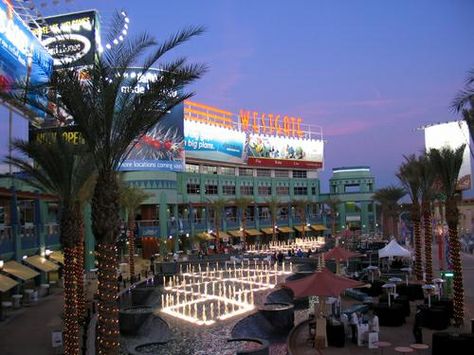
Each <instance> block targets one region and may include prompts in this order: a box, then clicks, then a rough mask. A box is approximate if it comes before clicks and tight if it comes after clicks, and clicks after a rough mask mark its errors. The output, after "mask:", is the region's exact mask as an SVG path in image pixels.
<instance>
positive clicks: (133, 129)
mask: <svg viewBox="0 0 474 355" xmlns="http://www.w3.org/2000/svg"><path fill="white" fill-rule="evenodd" d="M113 23H114V24H115V25H114V26H112V30H111V31H110V33H109V34H108V39H109V40H110V41H112V40H113V39H114V38H116V35H117V33H119V31H120V30H121V20H120V15H118V14H117V16H116V18H115V20H114V22H113ZM202 32H203V29H202V28H200V27H198V28H195V27H191V28H187V29H185V30H183V31H180V32H179V33H177V34H176V35H174V36H172V37H171V38H170V39H168V40H166V41H164V42H163V43H157V42H156V41H155V40H154V39H153V38H152V37H150V36H149V35H148V34H142V35H140V36H138V37H135V38H132V37H127V38H126V39H125V40H124V41H121V42H119V43H117V44H116V45H114V46H112V48H111V49H108V50H106V51H104V52H103V54H102V55H101V56H100V58H98V59H97V60H96V61H95V62H94V64H93V65H92V66H91V67H90V68H88V69H87V72H86V73H85V74H86V75H84V73H78V72H77V71H75V70H72V69H71V70H63V71H58V72H57V73H56V75H55V77H54V78H53V79H54V80H53V81H52V83H53V90H54V91H55V92H57V93H58V95H57V100H58V102H57V106H59V107H61V108H62V109H63V110H64V112H65V114H66V115H67V116H69V117H71V118H72V119H73V120H74V123H75V128H76V129H77V131H78V132H80V134H81V135H82V137H83V139H84V141H85V144H86V146H87V147H88V149H89V151H90V152H91V155H92V160H93V162H94V163H95V166H96V169H97V172H98V177H97V183H96V186H95V190H94V195H93V198H92V230H93V233H94V236H95V238H96V240H97V245H96V255H97V261H98V270H99V271H98V282H99V290H98V317H97V341H96V344H97V353H98V354H116V353H117V352H118V348H119V326H118V307H117V294H116V267H117V255H116V249H115V239H116V236H117V235H118V234H119V232H120V217H119V182H118V180H117V173H116V170H117V169H118V168H119V167H120V165H121V163H122V162H123V160H124V159H125V158H126V157H127V155H128V153H129V152H130V150H131V149H132V148H133V147H134V146H135V144H136V143H137V142H138V139H139V138H141V137H143V136H144V135H145V134H146V133H147V132H148V131H149V130H150V129H151V128H152V127H153V126H155V125H156V124H157V123H158V122H159V121H160V119H161V118H162V117H163V116H165V115H166V113H167V112H168V111H170V110H171V109H172V108H173V107H175V106H176V105H178V104H180V103H182V102H183V101H184V100H185V99H187V98H189V97H191V96H192V93H187V92H185V91H184V90H185V87H186V86H187V85H188V84H190V83H192V82H193V81H195V80H196V79H198V78H199V77H201V75H202V74H203V73H204V72H205V69H206V68H205V67H204V66H202V65H195V64H188V63H187V62H186V59H185V58H182V57H180V58H177V59H175V60H174V61H172V62H170V63H167V64H164V63H163V64H161V63H160V61H161V60H162V57H163V56H164V55H165V54H167V53H168V52H169V51H170V50H172V49H174V48H175V47H177V46H179V45H181V44H183V43H185V42H187V41H188V40H189V39H191V38H192V37H195V36H197V35H199V34H201V33H202ZM150 52H151V54H150ZM147 54H148V55H147ZM143 58H144V59H143ZM152 66H156V67H158V68H159V69H161V72H160V78H159V80H156V81H149V82H148V87H147V90H145V92H141V93H139V94H138V93H136V92H135V91H134V90H122V88H123V87H132V88H133V87H136V86H137V85H138V83H139V81H140V80H141V79H142V76H143V75H142V74H140V75H137V76H136V77H135V78H130V77H129V76H128V75H125V73H126V70H127V68H128V67H140V68H141V69H142V73H146V72H147V71H148V70H149V69H150V68H151V67H152ZM84 77H86V78H87V79H84Z"/></svg>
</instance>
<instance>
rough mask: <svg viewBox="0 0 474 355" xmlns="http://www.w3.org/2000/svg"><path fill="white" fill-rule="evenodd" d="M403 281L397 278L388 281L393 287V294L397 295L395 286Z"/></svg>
mask: <svg viewBox="0 0 474 355" xmlns="http://www.w3.org/2000/svg"><path fill="white" fill-rule="evenodd" d="M402 281H403V280H402V279H401V278H399V277H391V278H389V279H388V282H390V283H393V284H394V285H395V287H394V289H393V293H397V284H398V283H399V282H402Z"/></svg>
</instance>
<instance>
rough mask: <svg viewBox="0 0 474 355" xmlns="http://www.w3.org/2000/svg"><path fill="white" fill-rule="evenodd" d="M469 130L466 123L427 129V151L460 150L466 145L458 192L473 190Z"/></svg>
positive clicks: (449, 123)
mask: <svg viewBox="0 0 474 355" xmlns="http://www.w3.org/2000/svg"><path fill="white" fill-rule="evenodd" d="M469 143H470V138H469V129H468V127H467V124H466V122H465V121H456V122H448V123H441V124H437V125H434V126H429V127H427V128H425V147H426V150H427V151H429V150H430V149H441V148H443V147H449V148H451V149H456V148H459V147H460V146H461V145H463V144H465V145H466V148H465V149H464V155H463V162H462V165H461V169H460V171H459V176H458V186H457V188H458V190H469V189H470V188H471V180H472V178H471V156H470V149H469Z"/></svg>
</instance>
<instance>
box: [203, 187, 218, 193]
mask: <svg viewBox="0 0 474 355" xmlns="http://www.w3.org/2000/svg"><path fill="white" fill-rule="evenodd" d="M204 193H205V194H206V195H217V185H206V187H205V190H204Z"/></svg>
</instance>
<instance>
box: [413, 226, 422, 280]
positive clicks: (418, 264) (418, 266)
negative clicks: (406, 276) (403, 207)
mask: <svg viewBox="0 0 474 355" xmlns="http://www.w3.org/2000/svg"><path fill="white" fill-rule="evenodd" d="M412 223H413V234H414V236H413V237H414V239H415V277H416V279H417V280H422V279H423V263H422V260H421V228H420V220H419V219H416V218H414V219H413V220H412Z"/></svg>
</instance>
